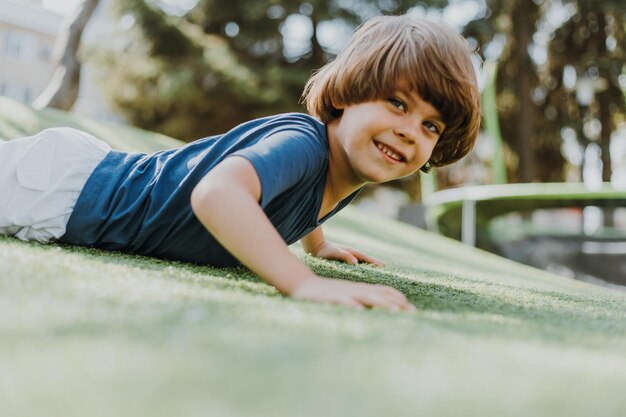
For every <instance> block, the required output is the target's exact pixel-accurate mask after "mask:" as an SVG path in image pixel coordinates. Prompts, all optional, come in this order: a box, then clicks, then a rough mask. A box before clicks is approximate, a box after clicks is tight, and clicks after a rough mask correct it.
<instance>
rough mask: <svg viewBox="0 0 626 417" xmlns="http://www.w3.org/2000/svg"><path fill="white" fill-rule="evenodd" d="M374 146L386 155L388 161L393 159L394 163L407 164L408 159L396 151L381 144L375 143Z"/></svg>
mask: <svg viewBox="0 0 626 417" xmlns="http://www.w3.org/2000/svg"><path fill="white" fill-rule="evenodd" d="M374 145H375V146H376V147H377V148H378V150H379V151H380V152H381V153H382V154H383V155H385V156H386V157H387V158H388V159H391V160H392V161H393V162H405V161H406V158H405V157H404V156H402V155H401V154H400V153H398V152H397V151H396V150H395V149H393V148H391V147H389V146H387V145H383V144H382V143H380V142H377V141H374Z"/></svg>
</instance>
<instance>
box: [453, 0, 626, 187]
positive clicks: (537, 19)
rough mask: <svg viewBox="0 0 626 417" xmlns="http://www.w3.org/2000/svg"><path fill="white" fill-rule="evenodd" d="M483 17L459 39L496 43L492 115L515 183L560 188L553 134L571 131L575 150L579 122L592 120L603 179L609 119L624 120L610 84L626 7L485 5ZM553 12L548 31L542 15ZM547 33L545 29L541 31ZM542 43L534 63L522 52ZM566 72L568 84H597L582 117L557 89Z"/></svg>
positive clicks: (557, 138) (569, 0) (496, 1)
mask: <svg viewBox="0 0 626 417" xmlns="http://www.w3.org/2000/svg"><path fill="white" fill-rule="evenodd" d="M486 6H487V11H486V13H485V15H484V16H483V17H482V18H480V19H477V20H475V21H473V22H471V23H470V24H469V25H468V26H467V27H466V28H465V32H466V34H467V35H468V36H471V37H474V38H475V39H476V40H477V42H478V43H479V44H480V45H481V50H483V51H484V50H485V49H487V48H488V47H489V45H490V44H492V42H494V40H497V39H498V37H504V39H505V42H504V49H503V52H502V54H501V55H500V57H499V65H500V68H501V69H500V71H499V77H498V80H497V81H498V82H497V87H498V108H499V110H500V119H501V120H500V122H501V123H500V125H501V126H502V130H503V137H504V138H505V140H506V141H507V143H508V145H509V147H510V149H511V150H512V151H513V152H514V153H515V155H516V156H517V158H516V159H517V161H518V162H517V164H515V166H513V167H510V168H512V169H511V172H510V174H511V175H510V177H511V178H512V179H513V180H515V181H522V182H527V181H536V180H540V181H561V180H563V179H564V177H563V175H564V170H563V168H564V166H565V160H564V158H563V156H562V152H561V148H562V138H561V132H562V129H563V127H564V126H570V127H572V128H574V129H575V130H576V131H578V136H579V138H581V145H585V144H586V142H587V141H588V140H587V139H585V140H582V133H581V132H582V125H581V120H582V119H585V118H586V119H596V118H597V119H598V120H599V121H600V123H601V125H602V133H601V138H596V139H597V140H598V141H599V142H600V143H601V147H602V150H603V159H604V175H603V176H604V178H605V180H608V179H609V177H610V161H609V158H608V155H609V150H608V144H609V138H610V135H611V133H612V131H613V129H614V127H615V122H616V120H617V119H620V118H623V115H624V98H623V92H622V90H621V88H620V84H619V81H618V78H619V76H620V75H621V74H622V73H623V72H624V67H623V62H624V49H625V45H626V38H625V36H624V25H625V23H626V4H624V3H623V2H621V1H617V0H615V1H613V0H610V1H602V2H598V1H593V0H566V1H564V2H563V3H561V2H557V1H556V0H534V1H525V0H514V1H504V0H486ZM555 8H558V9H559V10H561V12H563V11H568V12H569V16H568V17H567V18H566V19H565V20H564V21H563V22H561V23H560V24H559V25H558V26H556V27H554V28H549V26H550V25H551V24H554V22H549V20H550V19H551V17H550V16H549V15H548V14H549V12H550V11H554V10H555ZM547 26H548V27H547ZM542 36H543V37H545V36H548V42H547V50H546V54H547V58H546V60H545V62H536V60H533V59H532V57H531V54H530V52H529V51H531V50H532V49H533V48H536V47H538V46H541V45H537V44H538V40H540V39H541V37H542ZM566 68H573V69H574V70H575V78H578V79H581V78H582V77H589V78H591V79H594V78H595V79H599V78H602V79H604V80H605V82H606V84H607V85H606V89H604V91H601V92H599V94H598V95H597V96H596V100H594V102H593V103H592V105H591V106H590V108H589V109H584V108H582V107H581V105H580V104H579V103H578V102H577V100H576V93H575V88H574V87H573V86H568V85H564V82H563V80H564V71H566Z"/></svg>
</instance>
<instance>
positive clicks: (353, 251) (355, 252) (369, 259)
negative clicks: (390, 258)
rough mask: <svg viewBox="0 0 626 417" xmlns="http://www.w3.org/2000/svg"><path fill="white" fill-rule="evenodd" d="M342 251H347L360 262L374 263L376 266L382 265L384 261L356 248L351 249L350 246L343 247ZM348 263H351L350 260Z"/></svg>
mask: <svg viewBox="0 0 626 417" xmlns="http://www.w3.org/2000/svg"><path fill="white" fill-rule="evenodd" d="M343 250H344V251H346V252H347V253H349V254H350V255H352V257H353V258H354V259H355V260H357V261H360V262H366V263H368V264H372V265H376V266H384V265H385V263H384V262H383V261H381V260H380V259H376V258H374V257H372V256H369V255H366V254H364V253H363V252H361V251H359V250H357V249H352V248H343ZM348 263H352V262H348ZM352 264H353V265H354V264H356V262H354V263H352Z"/></svg>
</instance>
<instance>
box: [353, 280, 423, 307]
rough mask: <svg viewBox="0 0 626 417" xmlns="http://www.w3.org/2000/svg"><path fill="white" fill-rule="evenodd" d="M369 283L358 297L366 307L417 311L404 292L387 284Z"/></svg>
mask: <svg viewBox="0 0 626 417" xmlns="http://www.w3.org/2000/svg"><path fill="white" fill-rule="evenodd" d="M365 285H367V288H366V291H364V292H363V293H362V294H361V295H360V296H359V297H357V299H358V300H359V301H360V302H362V303H363V304H364V305H365V306H366V307H381V308H384V309H387V310H392V311H398V310H405V311H416V310H417V309H416V308H415V306H414V305H413V304H411V303H410V302H409V300H407V298H406V297H405V295H404V294H402V293H401V292H400V291H398V290H396V289H395V288H391V287H388V286H386V285H370V284H365Z"/></svg>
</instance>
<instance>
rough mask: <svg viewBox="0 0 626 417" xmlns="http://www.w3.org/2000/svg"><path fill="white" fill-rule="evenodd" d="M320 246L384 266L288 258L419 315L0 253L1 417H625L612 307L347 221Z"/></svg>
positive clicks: (212, 278)
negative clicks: (386, 295)
mask: <svg viewBox="0 0 626 417" xmlns="http://www.w3.org/2000/svg"><path fill="white" fill-rule="evenodd" d="M1 104H2V103H0V107H1ZM68 117H69V116H68ZM4 126H6V124H5V125H4ZM120 129H122V130H123V131H126V130H124V129H125V128H123V127H120ZM2 133H3V125H2V124H1V123H0V137H2ZM7 137H8V136H7ZM326 234H327V236H328V238H329V239H332V240H334V241H337V242H340V243H345V244H351V245H353V246H355V247H358V248H361V249H363V250H364V251H367V252H368V253H370V254H372V255H374V256H377V257H380V258H382V259H383V260H385V261H386V262H387V263H388V265H387V266H385V267H382V268H374V267H370V266H362V265H359V266H350V265H346V264H340V263H337V262H331V261H322V260H317V259H313V258H310V257H304V260H305V262H307V263H308V264H309V265H310V266H311V267H312V268H313V269H314V270H315V271H316V272H318V273H319V274H322V275H326V276H332V277H338V278H345V279H351V280H359V281H366V282H375V283H383V284H388V285H393V286H394V287H396V288H399V289H400V290H402V291H403V292H404V293H405V294H407V296H408V297H409V299H410V300H411V302H412V303H413V304H415V305H416V306H417V307H418V310H417V311H416V312H414V313H402V312H398V313H393V312H387V311H383V310H377V309H374V310H355V309H351V308H346V307H338V306H331V305H319V304H313V303H307V302H298V301H294V300H291V299H288V298H285V297H282V296H280V295H279V294H278V293H277V291H276V290H275V289H274V288H272V287H271V286H269V285H267V284H265V283H263V282H261V281H260V280H259V279H258V278H256V277H255V276H254V275H253V274H251V273H250V272H248V271H246V270H244V269H216V268H210V267H201V266H194V265H189V264H183V263H176V262H165V261H161V260H156V259H151V258H145V257H139V256H132V255H127V254H118V253H110V252H102V251H98V250H94V249H87V248H77V247H68V246H60V245H55V244H50V245H41V244H37V243H25V242H21V241H18V240H16V239H13V238H0V415H1V416H7V417H9V416H10V417H13V416H19V417H27V416H33V417H35V416H36V417H40V416H63V417H67V416H120V417H121V416H131V417H142V416H150V417H161V416H163V417H171V416H177V417H183V416H216V417H222V416H223V417H229V416H273V417H274V416H276V417H282V416H285V417H287V416H289V417H300V416H302V417H308V416H455V417H456V416H463V417H472V416H476V417H484V416H498V417H500V416H550V417H558V416H567V417H570V416H574V417H576V416H581V417H582V416H616V417H617V416H624V415H626V397H625V396H624V395H623V387H624V386H625V384H626V295H625V294H624V293H623V292H620V291H615V290H609V289H605V288H600V287H595V286H592V285H589V284H585V283H581V282H577V281H571V280H568V279H565V278H562V277H558V276H556V275H552V274H548V273H545V272H542V271H539V270H536V269H532V268H530V267H526V266H522V265H519V264H516V263H513V262H510V261H506V260H504V259H502V258H498V257H496V256H494V255H490V254H487V253H485V252H481V251H478V250H476V249H473V248H469V247H466V246H463V245H461V244H459V243H457V242H454V241H451V240H448V239H446V238H442V237H439V236H436V235H433V234H431V233H427V232H424V231H421V230H418V229H415V228H412V227H410V226H407V225H404V224H400V223H397V222H394V221H391V220H387V219H382V218H378V217H374V216H371V215H367V214H364V213H362V212H359V211H358V210H356V209H352V208H348V209H346V210H345V211H344V212H342V214H340V215H339V216H337V217H335V218H334V219H332V220H331V221H330V222H329V224H328V227H327V232H326ZM293 250H294V251H295V252H296V253H299V254H302V252H301V250H300V249H299V248H298V247H297V246H296V247H294V248H293Z"/></svg>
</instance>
